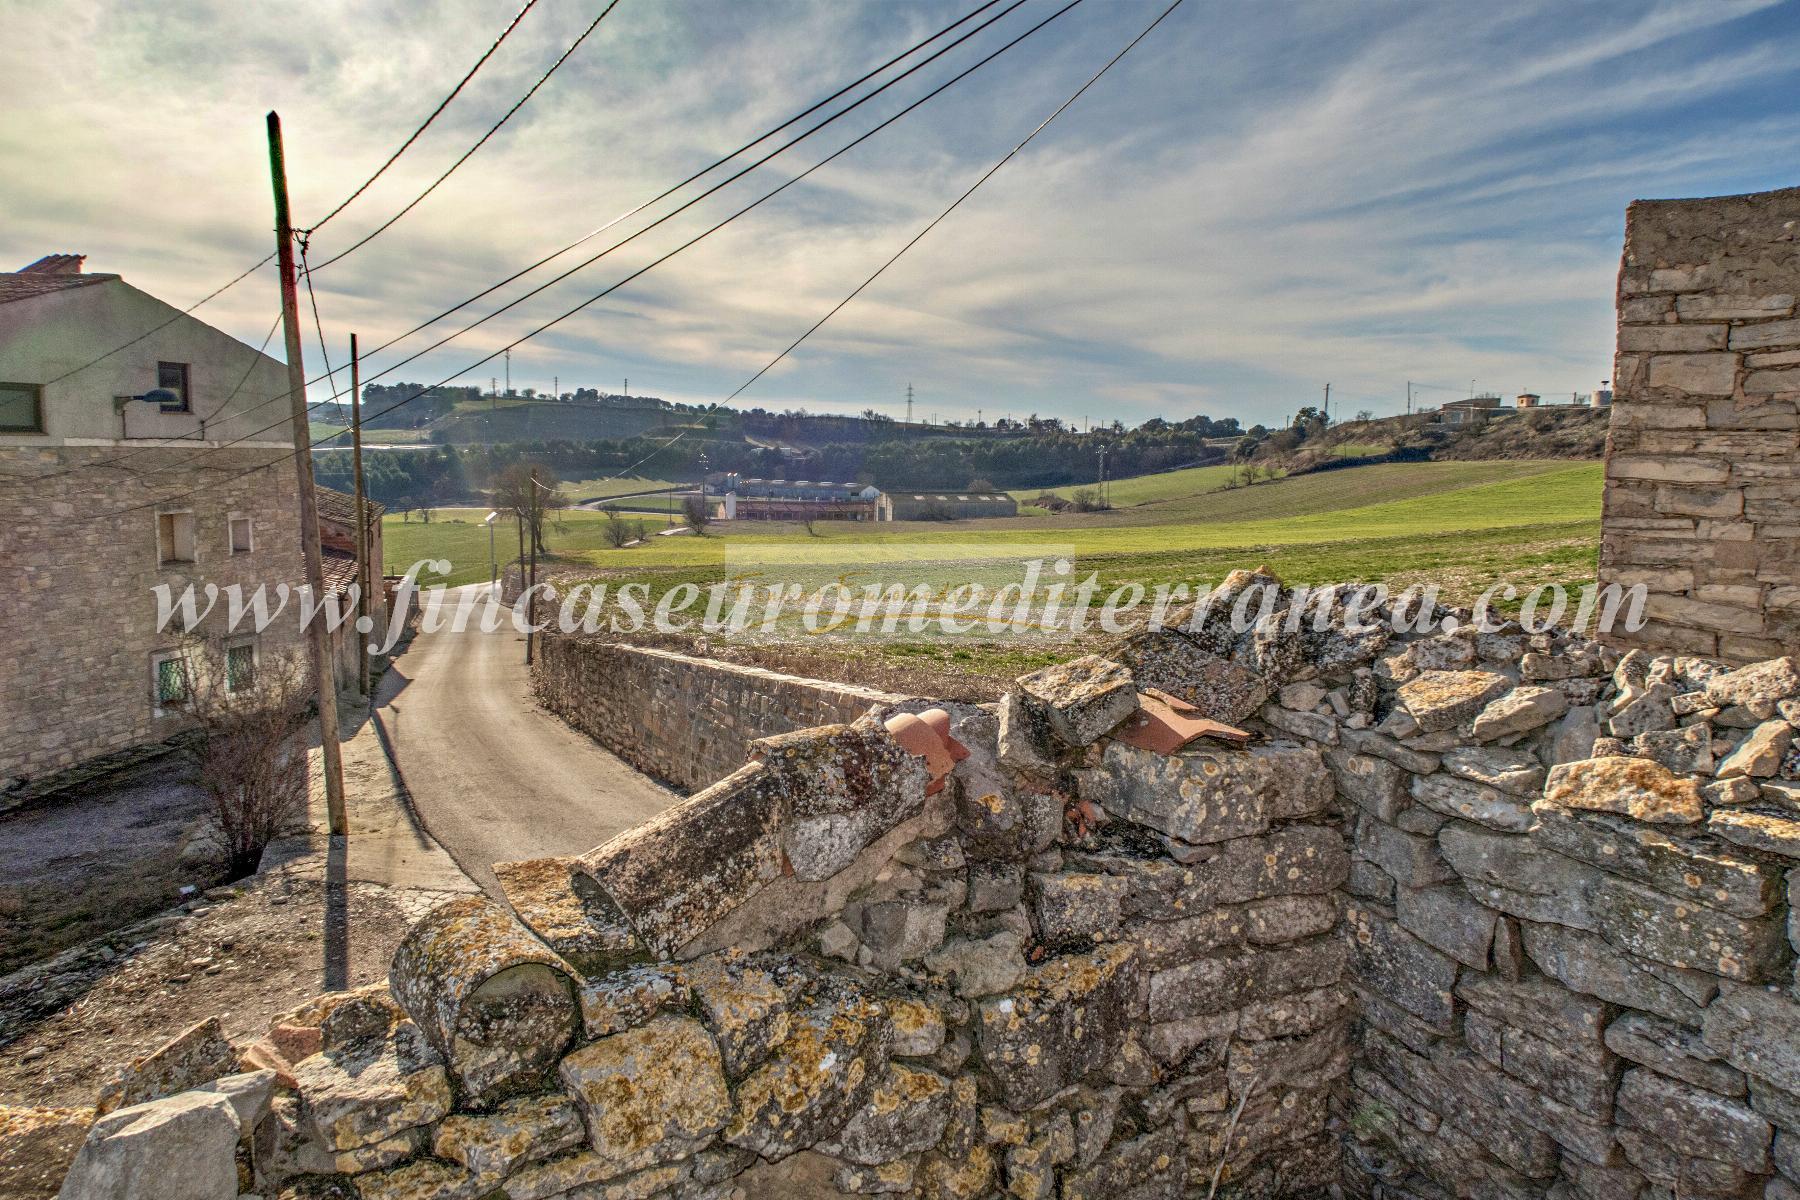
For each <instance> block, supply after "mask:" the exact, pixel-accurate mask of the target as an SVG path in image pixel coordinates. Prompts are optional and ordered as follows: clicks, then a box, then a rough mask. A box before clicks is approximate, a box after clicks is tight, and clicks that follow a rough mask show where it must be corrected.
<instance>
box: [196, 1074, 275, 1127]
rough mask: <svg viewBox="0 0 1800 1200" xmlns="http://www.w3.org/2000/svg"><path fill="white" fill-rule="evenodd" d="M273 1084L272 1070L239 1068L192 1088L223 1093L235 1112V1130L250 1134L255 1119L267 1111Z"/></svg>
mask: <svg viewBox="0 0 1800 1200" xmlns="http://www.w3.org/2000/svg"><path fill="white" fill-rule="evenodd" d="M275 1084H276V1076H275V1072H274V1071H270V1070H260V1071H242V1072H239V1073H238V1074H236V1075H226V1076H224V1077H223V1078H220V1079H215V1080H213V1081H212V1082H211V1083H207V1084H202V1085H201V1086H200V1087H198V1088H196V1089H194V1090H195V1091H200V1092H206V1093H208V1094H209V1095H216V1096H223V1097H225V1099H226V1100H228V1101H230V1102H231V1110H232V1111H233V1112H235V1113H236V1114H237V1119H238V1131H239V1132H240V1133H241V1134H243V1136H245V1137H249V1136H250V1135H251V1134H252V1133H254V1132H255V1131H256V1126H257V1123H258V1122H260V1121H261V1120H262V1119H263V1117H265V1116H266V1115H268V1112H269V1104H270V1102H271V1101H272V1100H273V1099H274V1097H275Z"/></svg>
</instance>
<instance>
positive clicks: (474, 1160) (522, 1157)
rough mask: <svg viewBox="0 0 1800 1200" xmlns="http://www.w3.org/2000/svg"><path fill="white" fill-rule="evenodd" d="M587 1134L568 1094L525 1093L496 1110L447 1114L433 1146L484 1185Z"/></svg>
mask: <svg viewBox="0 0 1800 1200" xmlns="http://www.w3.org/2000/svg"><path fill="white" fill-rule="evenodd" d="M586 1139H587V1130H586V1129H585V1128H584V1127H583V1126H582V1124H581V1118H580V1116H578V1115H577V1114H576V1111H575V1105H574V1104H573V1103H572V1102H571V1101H570V1100H569V1098H568V1097H567V1096H563V1095H560V1094H556V1093H552V1094H549V1095H543V1096H521V1097H519V1098H518V1099H516V1100H509V1101H507V1102H506V1103H505V1104H502V1105H501V1106H500V1107H499V1108H497V1109H495V1110H494V1111H493V1112H492V1113H487V1114H480V1115H477V1114H470V1113H454V1114H452V1115H451V1116H448V1117H445V1118H444V1121H443V1123H442V1124H440V1125H439V1126H438V1127H437V1132H436V1134H435V1136H434V1138H433V1141H432V1146H431V1149H432V1153H433V1154H436V1155H437V1156H438V1157H439V1158H442V1159H446V1160H448V1161H450V1162H453V1163H456V1164H457V1165H459V1166H461V1167H463V1168H464V1169H465V1170H467V1171H468V1172H469V1173H470V1175H472V1176H473V1177H474V1178H475V1180H476V1181H477V1182H478V1183H480V1184H481V1185H482V1186H484V1187H493V1186H494V1185H495V1184H498V1183H499V1182H500V1181H501V1180H503V1179H505V1178H506V1177H507V1176H508V1175H510V1174H512V1173H513V1171H514V1170H515V1169H516V1168H518V1167H520V1166H523V1165H524V1164H526V1163H530V1162H534V1161H536V1160H538V1159H544V1158H549V1157H550V1156H552V1155H554V1154H560V1153H561V1152H563V1151H564V1150H570V1149H573V1148H574V1147H576V1146H579V1145H580V1144H581V1143H582V1142H583V1141H585V1140H586Z"/></svg>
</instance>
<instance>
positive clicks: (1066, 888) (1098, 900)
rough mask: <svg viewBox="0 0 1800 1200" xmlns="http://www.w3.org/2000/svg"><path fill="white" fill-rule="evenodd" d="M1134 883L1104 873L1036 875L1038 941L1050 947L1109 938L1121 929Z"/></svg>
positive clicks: (1033, 897) (1034, 899)
mask: <svg viewBox="0 0 1800 1200" xmlns="http://www.w3.org/2000/svg"><path fill="white" fill-rule="evenodd" d="M1130 891H1131V885H1130V884H1129V883H1127V882H1126V881H1125V880H1123V879H1117V878H1114V877H1113V876H1111V875H1103V874H1074V873H1065V874H1053V875H1048V874H1034V875H1033V876H1031V905H1032V916H1033V918H1034V923H1035V925H1036V928H1037V933H1038V940H1039V941H1041V942H1043V943H1045V944H1046V945H1048V946H1051V947H1062V946H1070V945H1074V944H1076V943H1078V942H1091V941H1106V940H1108V939H1110V938H1111V937H1113V936H1114V935H1115V934H1116V933H1117V932H1118V930H1119V923H1120V921H1121V920H1123V918H1124V911H1125V900H1126V897H1127V896H1128V894H1129V893H1130Z"/></svg>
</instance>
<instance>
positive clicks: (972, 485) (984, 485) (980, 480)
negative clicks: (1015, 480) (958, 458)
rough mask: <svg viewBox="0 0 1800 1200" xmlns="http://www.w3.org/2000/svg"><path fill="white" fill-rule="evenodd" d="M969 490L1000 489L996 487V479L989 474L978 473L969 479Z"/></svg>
mask: <svg viewBox="0 0 1800 1200" xmlns="http://www.w3.org/2000/svg"><path fill="white" fill-rule="evenodd" d="M968 490H969V491H971V492H997V491H999V490H1000V489H999V488H997V487H995V486H994V481H993V480H991V479H989V478H988V477H987V476H985V475H977V476H976V477H975V478H973V479H971V480H969V487H968Z"/></svg>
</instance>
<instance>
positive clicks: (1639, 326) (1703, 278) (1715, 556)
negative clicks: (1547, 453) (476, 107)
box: [1600, 188, 1800, 662]
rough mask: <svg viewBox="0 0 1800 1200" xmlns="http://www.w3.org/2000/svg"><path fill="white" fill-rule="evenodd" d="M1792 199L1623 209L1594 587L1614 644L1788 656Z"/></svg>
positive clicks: (1798, 477) (1792, 576)
mask: <svg viewBox="0 0 1800 1200" xmlns="http://www.w3.org/2000/svg"><path fill="white" fill-rule="evenodd" d="M1797 230H1800V188H1790V189H1787V190H1784V191H1777V192H1760V193H1756V194H1754V195H1748V196H1723V197H1717V198H1712V199H1703V200H1640V201H1638V202H1636V203H1634V204H1633V205H1631V207H1630V208H1629V209H1628V210H1627V213H1626V225H1625V256H1624V262H1623V264H1622V265H1621V267H1620V270H1619V297H1618V305H1619V343H1618V358H1617V361H1616V364H1615V366H1614V368H1613V383H1614V388H1615V397H1616V399H1615V401H1614V405H1613V415H1612V433H1611V439H1610V442H1609V445H1608V448H1607V461H1606V497H1605V509H1604V536H1603V542H1602V549H1601V554H1600V579H1601V582H1603V583H1621V584H1625V585H1628V586H1629V585H1632V584H1638V583H1642V584H1644V585H1645V586H1646V587H1647V588H1648V589H1649V592H1650V596H1649V603H1648V606H1647V610H1646V611H1647V613H1648V615H1649V617H1650V623H1649V624H1648V625H1646V626H1645V627H1644V629H1643V630H1641V631H1640V632H1638V633H1636V634H1623V633H1621V634H1618V635H1617V641H1618V643H1619V644H1621V645H1627V646H1643V647H1653V648H1660V649H1666V650H1677V651H1681V652H1685V653H1692V654H1702V655H1716V656H1718V657H1721V658H1724V659H1727V660H1729V661H1733V662H1746V661H1750V660H1752V659H1759V658H1767V657H1769V656H1771V655H1777V654H1784V653H1789V652H1792V651H1794V650H1796V649H1800V454H1797V453H1796V437H1797V436H1800V434H1797V433H1796V430H1797V429H1800V418H1797V417H1796V415H1795V402H1796V401H1797V400H1800V317H1797V316H1796V313H1797V311H1800V310H1796V308H1795V296H1796V294H1800V233H1797Z"/></svg>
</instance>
